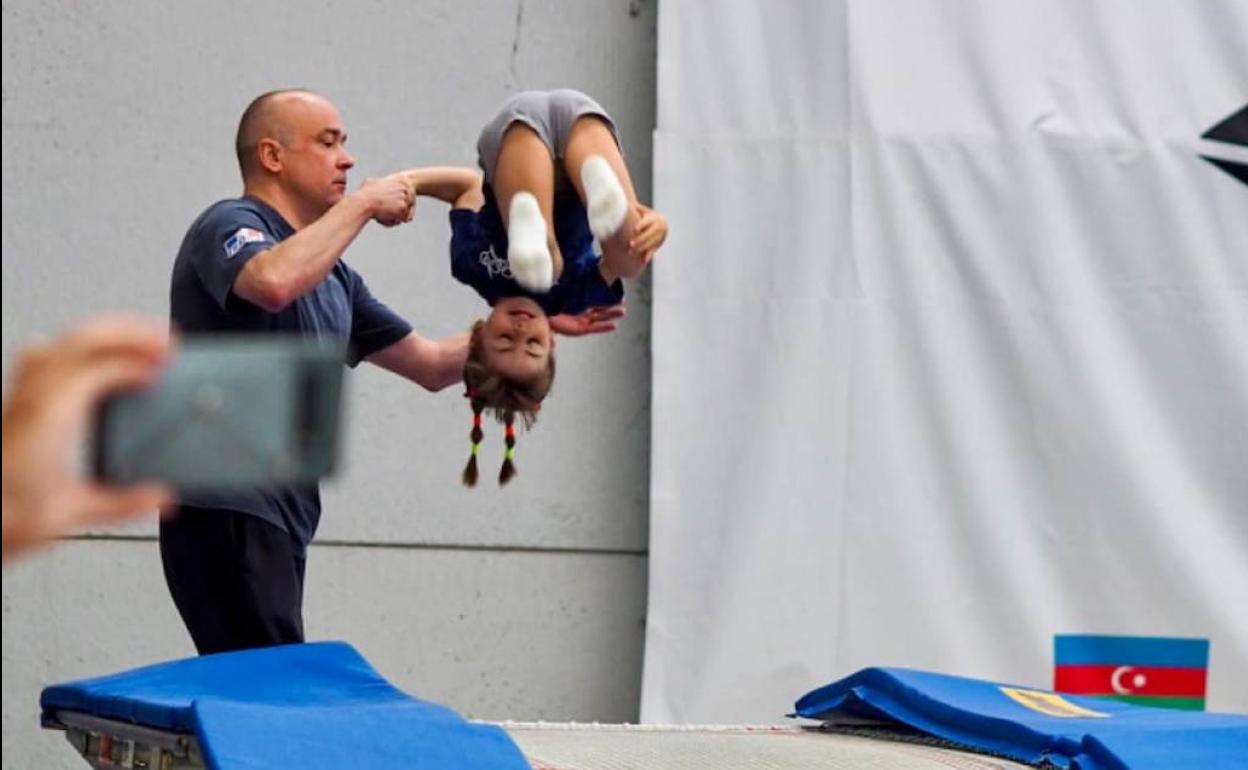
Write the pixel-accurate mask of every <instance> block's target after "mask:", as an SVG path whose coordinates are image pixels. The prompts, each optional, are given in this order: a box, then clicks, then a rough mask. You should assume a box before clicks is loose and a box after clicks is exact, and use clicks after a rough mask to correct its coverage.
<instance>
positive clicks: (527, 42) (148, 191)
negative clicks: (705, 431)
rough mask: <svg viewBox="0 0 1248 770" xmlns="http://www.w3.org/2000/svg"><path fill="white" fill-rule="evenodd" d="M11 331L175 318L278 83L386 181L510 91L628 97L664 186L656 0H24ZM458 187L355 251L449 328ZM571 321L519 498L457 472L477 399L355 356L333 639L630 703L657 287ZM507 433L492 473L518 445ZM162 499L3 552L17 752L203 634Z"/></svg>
mask: <svg viewBox="0 0 1248 770" xmlns="http://www.w3.org/2000/svg"><path fill="white" fill-rule="evenodd" d="M3 57H4V59H3V329H4V335H3V353H4V360H5V362H6V371H7V364H8V362H9V361H10V358H11V355H12V353H13V351H14V350H15V349H16V347H17V346H18V345H19V344H20V343H21V342H22V341H23V340H26V339H29V338H30V337H31V336H33V335H36V334H41V333H51V332H54V331H56V330H58V329H60V328H63V327H64V326H65V325H66V324H67V323H69V322H70V321H72V320H73V319H76V318H80V317H82V316H84V315H87V314H90V313H94V312H97V311H102V310H106V309H133V310H138V311H141V312H145V313H148V314H155V315H160V316H163V315H165V314H166V313H167V312H168V300H167V293H168V281H169V268H170V265H171V263H172V259H173V255H174V253H175V251H176V249H177V246H178V243H179V241H180V240H181V238H182V235H183V233H184V231H185V229H186V227H187V226H188V225H189V223H190V221H191V220H192V218H193V217H194V216H195V215H196V214H197V213H198V212H199V211H200V210H202V209H203V208H204V207H205V206H207V205H208V204H209V203H211V202H212V201H214V200H216V199H218V198H222V197H228V196H232V195H236V194H237V193H238V191H239V189H240V185H239V181H238V177H237V171H236V168H235V163H234V159H233V152H232V140H233V135H234V130H235V127H236V125H237V121H238V117H239V114H240V113H241V111H242V109H243V107H244V106H245V105H246V104H247V102H248V101H249V100H250V99H251V98H252V97H253V96H254V95H256V94H257V93H260V92H262V91H264V90H268V89H271V88H275V87H281V86H292V85H293V86H303V87H309V88H313V89H315V90H318V91H320V92H322V93H324V94H326V95H327V96H329V97H330V98H331V99H332V100H333V101H335V102H336V103H337V105H338V106H339V109H340V110H341V112H342V115H343V119H344V121H345V123H346V126H347V129H348V131H349V133H350V136H351V139H350V143H349V147H350V148H351V150H352V152H353V153H354V155H355V157H356V159H357V161H358V165H357V167H356V169H355V170H354V171H353V172H352V173H353V185H354V184H358V182H359V181H361V180H363V179H364V178H365V177H366V176H369V175H376V174H381V173H385V172H387V171H389V170H393V169H395V168H397V167H401V166H410V165H416V164H424V163H459V164H470V163H472V162H473V160H474V155H473V146H474V143H475V138H476V131H477V129H478V128H479V126H480V124H481V123H482V122H483V121H484V119H485V118H486V117H488V116H489V115H490V113H491V111H492V110H493V109H494V108H495V107H496V106H497V104H498V103H499V102H500V101H501V100H502V99H503V98H504V97H505V96H506V95H507V94H509V93H511V92H513V91H516V90H519V89H524V88H548V87H559V86H570V87H575V88H581V89H583V90H585V91H587V92H589V93H591V94H593V95H595V96H596V97H597V98H598V99H599V100H600V101H601V102H602V103H603V104H604V106H606V108H607V109H608V110H609V111H611V112H612V113H613V115H614V116H615V117H616V119H617V121H618V123H619V126H620V129H621V134H622V138H623V141H624V143H625V146H626V149H627V150H628V152H629V155H630V166H631V168H632V170H633V172H634V175H635V178H636V182H637V186H638V189H639V191H640V192H641V194H642V196H643V198H646V197H648V194H649V189H650V133H651V130H652V128H653V125H654V90H655V89H654V57H655V8H654V3H653V2H652V1H651V2H646V1H643V0H633V2H629V0H593V1H592V2H590V1H586V0H567V2H555V1H554V0H546V1H545V2H538V1H536V0H521V2H519V3H517V2H516V1H515V0H513V1H511V2H488V1H487V0H439V1H437V2H420V3H412V2H405V1H402V0H377V1H376V2H368V3H351V2H346V0H329V2H321V3H315V4H313V3H306V4H305V3H297V2H290V1H289V0H288V1H287V2H271V3H269V2H241V1H240V0H217V1H216V2H212V3H202V2H197V3H165V2H156V0H137V1H136V2H129V3H85V2H71V0H48V1H45V2H40V1H39V0H5V1H4V4H3ZM447 236H448V230H447V225H446V213H445V207H444V206H442V205H440V204H436V203H428V204H423V203H422V207H421V208H420V209H419V210H418V212H417V220H416V222H415V223H413V224H412V225H409V226H406V227H402V228H396V229H394V230H384V229H382V228H379V227H370V228H369V229H367V230H366V231H365V233H364V234H363V236H362V237H361V238H360V239H359V240H358V241H357V243H356V245H355V246H354V247H353V248H352V249H351V250H350V251H349V252H348V260H349V261H350V262H351V264H352V265H353V266H354V267H355V268H356V269H357V270H359V271H360V272H361V273H363V274H364V276H365V277H366V279H367V280H368V281H369V282H370V285H371V286H372V288H373V289H374V292H375V293H377V294H378V295H380V296H381V297H382V299H384V300H385V301H386V302H387V303H388V304H390V305H391V306H392V307H393V308H395V309H396V310H398V311H399V312H400V313H402V314H403V315H404V316H406V317H407V318H409V319H410V320H411V321H412V322H413V323H414V324H415V325H416V326H417V328H418V329H420V330H422V331H423V332H425V333H427V334H430V335H445V334H450V333H453V332H455V331H458V330H461V329H463V328H466V326H467V325H468V324H469V322H470V321H471V319H472V318H473V317H474V316H475V314H478V313H479V312H480V310H481V306H480V304H479V300H477V298H476V297H475V295H473V294H472V293H471V292H470V291H469V290H468V289H466V288H464V287H462V286H460V285H458V284H456V283H454V282H453V281H452V279H451V277H450V275H449V272H448V270H447V257H446V240H447ZM647 295H648V292H647V287H646V286H645V285H644V283H643V284H640V285H632V286H630V287H629V300H628V301H629V308H630V316H629V318H628V319H627V321H626V322H625V323H624V325H623V328H622V329H621V330H620V331H619V332H617V333H616V334H614V335H610V336H609V337H599V338H593V339H589V340H564V341H563V342H562V344H561V345H560V349H559V353H560V361H559V368H560V375H559V380H558V382H557V383H556V385H555V391H554V396H553V397H552V399H551V401H550V402H549V405H548V407H547V409H545V410H544V411H543V414H542V420H541V424H540V425H539V426H538V429H537V430H535V431H534V432H533V433H531V434H528V435H522V436H521V438H520V443H519V447H518V460H519V465H520V468H521V474H520V476H519V477H518V478H517V479H516V480H515V481H514V482H513V483H512V485H511V486H510V487H509V488H508V489H507V490H506V492H500V491H499V490H497V489H496V488H494V487H493V486H491V485H486V486H484V487H482V488H480V489H478V490H475V491H471V492H470V491H468V490H464V489H462V488H461V487H460V486H459V483H458V473H459V470H460V467H461V464H462V462H463V460H464V458H465V457H466V451H467V449H468V442H467V434H468V428H469V413H468V410H467V408H466V407H465V405H464V401H463V398H462V397H461V395H460V393H459V392H458V390H457V389H452V390H448V391H445V392H443V393H441V394H437V395H432V396H431V395H428V394H426V393H424V392H423V391H421V390H419V389H417V388H416V387H414V386H410V385H408V384H407V383H405V382H403V381H401V380H399V379H398V378H396V377H393V376H392V375H389V374H387V373H385V372H382V371H380V370H376V369H371V368H370V367H367V366H365V367H362V368H361V369H360V370H358V371H356V372H353V373H351V374H350V375H349V378H348V393H347V400H348V406H347V415H348V421H349V422H348V434H347V442H348V446H347V451H346V453H345V458H346V465H345V468H344V472H343V473H342V474H341V475H340V476H339V477H338V478H336V479H335V480H334V481H332V482H331V483H330V484H329V485H328V486H327V487H326V490H325V509H326V513H325V517H324V519H323V522H322V528H321V531H320V533H319V536H318V539H319V544H318V545H315V546H314V547H313V549H312V552H311V554H310V557H309V575H308V592H307V600H306V608H305V609H306V615H307V624H308V631H309V636H310V638H317V639H325V638H339V639H346V640H348V641H351V642H352V643H354V644H355V645H356V646H357V647H358V648H359V649H360V650H361V651H362V652H363V653H364V654H365V655H366V656H367V657H368V658H369V659H370V660H371V661H372V662H373V663H374V665H376V666H377V668H378V669H379V670H380V671H381V672H382V673H383V674H385V675H386V676H388V677H389V678H390V679H391V680H392V681H394V682H395V683H396V684H398V685H399V686H400V687H403V688H404V689H406V690H407V691H409V692H411V693H413V694H415V695H418V696H421V697H425V698H429V699H432V700H435V701H439V702H443V703H446V704H448V705H450V706H452V707H454V708H456V709H458V710H460V711H461V712H463V713H465V714H467V715H469V716H473V717H481V718H498V719H502V718H512V719H547V720H571V719H576V720H602V721H624V720H632V719H635V718H636V714H637V698H638V690H639V681H640V669H641V644H642V636H643V628H642V624H643V622H644V617H645V584H646V557H645V549H646V542H647V528H646V512H647V507H648V501H647V491H648V482H647V478H648V466H647V455H648V446H649V396H648V391H649V382H650V379H649V345H648V332H649V302H648V296H647ZM497 438H498V433H497V432H491V433H490V436H489V438H488V439H487V444H486V446H485V447H484V448H483V460H484V467H485V468H486V469H487V471H489V470H492V469H493V468H495V467H496V464H497V462H498V461H499V460H500V459H501V451H500V448H499V446H500V445H499V442H498V441H497ZM153 534H154V526H153V525H152V524H151V523H150V522H147V523H144V524H142V525H139V526H136V527H132V528H130V529H127V530H123V531H122V532H120V533H117V532H109V533H105V534H103V535H102V536H100V537H87V538H80V539H76V540H74V541H72V542H70V543H67V544H63V545H62V546H61V547H59V548H58V549H56V550H53V551H50V552H48V553H45V554H42V555H40V556H37V557H35V558H32V559H29V560H27V561H25V562H20V563H18V564H16V565H13V566H10V567H6V569H5V574H4V580H3V592H4V615H3V636H4V640H3V698H4V703H3V720H4V721H3V764H4V767H6V768H8V767H14V768H18V767H22V768H24V767H32V766H35V765H39V766H42V767H66V768H76V767H79V766H80V765H81V761H80V760H78V759H76V758H74V757H73V755H72V752H71V751H70V749H69V747H68V745H67V744H64V743H63V741H62V739H61V738H60V737H59V736H57V735H54V734H47V733H43V732H41V731H40V730H39V728H38V722H37V713H38V709H37V700H38V694H39V690H40V688H41V687H42V686H44V685H46V684H48V683H52V682H57V681H63V680H66V679H69V678H74V677H82V676H94V675H99V674H104V673H109V672H113V671H116V670H119V669H123V668H127V667H131V666H137V665H142V664H147V663H151V662H154V661H158V660H165V659H169V658H176V657H181V656H184V655H188V654H191V653H192V652H193V649H192V647H191V644H190V641H189V639H188V638H187V636H186V634H185V632H184V630H183V629H182V627H181V624H180V622H179V620H178V618H177V615H176V613H175V611H174V609H173V606H172V602H171V601H170V599H169V598H168V594H167V592H166V590H165V587H164V583H163V579H162V577H161V574H160V566H159V556H158V553H157V548H156V545H155V542H154V540H153V539H152V538H153Z"/></svg>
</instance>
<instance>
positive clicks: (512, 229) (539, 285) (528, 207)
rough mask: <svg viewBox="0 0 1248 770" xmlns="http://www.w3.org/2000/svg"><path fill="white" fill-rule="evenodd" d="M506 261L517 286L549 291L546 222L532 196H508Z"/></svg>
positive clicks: (551, 279) (551, 263)
mask: <svg viewBox="0 0 1248 770" xmlns="http://www.w3.org/2000/svg"><path fill="white" fill-rule="evenodd" d="M507 262H508V264H509V265H510V266H511V277H512V278H514V279H516V283H518V284H520V285H521V286H523V287H524V288H526V289H528V290H529V291H540V292H545V291H550V286H551V284H552V283H554V261H553V260H552V259H551V256H550V248H549V247H548V246H547V245H546V220H545V219H543V218H542V209H541V207H540V206H538V205H537V198H536V197H534V196H533V193H529V192H518V193H516V194H515V195H513V196H512V197H511V212H510V214H509V215H508V218H507Z"/></svg>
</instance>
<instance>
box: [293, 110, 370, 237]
mask: <svg viewBox="0 0 1248 770" xmlns="http://www.w3.org/2000/svg"><path fill="white" fill-rule="evenodd" d="M284 109H286V110H287V113H286V115H285V121H284V122H285V128H286V131H285V134H286V136H285V139H286V142H285V143H283V145H282V174H281V178H282V184H283V186H284V187H285V188H286V189H287V190H289V191H290V192H291V193H293V194H294V195H295V196H296V197H297V198H298V199H299V200H300V201H302V202H303V203H304V204H305V205H306V207H307V209H308V210H309V213H311V214H313V215H314V216H320V215H321V214H323V213H325V212H326V211H328V210H329V208H330V207H331V206H333V205H334V204H335V203H337V202H338V201H340V200H342V197H343V195H345V194H346V190H347V171H348V170H349V169H350V168H351V167H352V166H354V165H355V159H354V158H352V157H351V155H350V154H348V153H347V149H346V147H345V144H346V141H347V133H346V131H345V130H344V129H343V127H342V120H341V119H340V118H339V117H338V110H337V109H335V108H334V105H332V104H330V103H329V102H328V101H326V100H325V99H322V98H321V97H319V96H316V95H315V94H298V95H297V96H295V97H292V98H291V100H290V103H289V104H287V105H284Z"/></svg>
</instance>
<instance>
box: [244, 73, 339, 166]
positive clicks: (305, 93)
mask: <svg viewBox="0 0 1248 770" xmlns="http://www.w3.org/2000/svg"><path fill="white" fill-rule="evenodd" d="M310 100H311V101H317V102H323V101H324V100H325V98H324V97H323V96H321V95H320V94H318V93H316V92H314V91H309V90H307V89H306V88H285V89H282V90H280V91H269V92H268V93H265V94H260V95H259V96H257V97H256V98H255V99H252V100H251V104H249V105H247V109H245V110H243V117H242V118H241V119H240V120H239V121H238V135H237V136H235V137H234V152H235V154H236V155H238V168H239V170H240V171H241V172H242V174H243V179H247V178H248V177H250V176H251V175H252V173H253V172H254V171H255V170H256V169H257V168H258V167H259V165H260V164H259V161H258V160H257V158H256V149H257V148H258V147H259V146H260V140H261V139H276V140H277V141H278V142H281V143H282V144H288V143H289V142H290V118H291V115H292V114H293V113H294V112H295V109H292V107H296V108H297V106H298V105H300V104H301V103H305V102H307V101H310Z"/></svg>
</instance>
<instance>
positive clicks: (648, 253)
mask: <svg viewBox="0 0 1248 770" xmlns="http://www.w3.org/2000/svg"><path fill="white" fill-rule="evenodd" d="M666 240H667V217H665V216H663V215H662V214H660V213H659V212H657V211H655V210H654V209H652V208H650V207H649V206H644V205H642V204H640V203H638V204H637V227H636V228H635V229H634V230H633V237H632V239H630V240H629V242H628V250H629V253H630V254H631V255H632V256H633V257H634V258H635V259H638V260H640V262H641V264H642V265H648V264H650V260H652V259H654V252H655V251H657V250H658V248H659V247H660V246H662V245H663V242H664V241H666Z"/></svg>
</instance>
